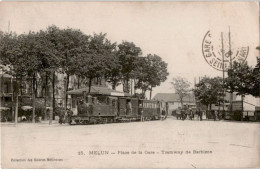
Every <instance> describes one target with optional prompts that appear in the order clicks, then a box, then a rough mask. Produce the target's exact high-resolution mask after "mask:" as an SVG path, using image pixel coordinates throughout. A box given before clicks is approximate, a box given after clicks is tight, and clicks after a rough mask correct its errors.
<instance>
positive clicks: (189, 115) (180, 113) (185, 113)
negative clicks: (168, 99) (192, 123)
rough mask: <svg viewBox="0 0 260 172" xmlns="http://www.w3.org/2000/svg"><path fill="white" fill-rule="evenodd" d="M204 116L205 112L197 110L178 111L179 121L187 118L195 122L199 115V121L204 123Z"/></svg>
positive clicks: (179, 109)
mask: <svg viewBox="0 0 260 172" xmlns="http://www.w3.org/2000/svg"><path fill="white" fill-rule="evenodd" d="M202 114H203V112H202V111H201V110H200V109H196V110H195V111H194V110H191V109H189V108H186V109H181V108H178V109H177V110H176V117H177V120H178V119H181V120H185V119H187V118H188V119H190V120H193V119H194V117H195V115H197V116H198V118H199V120H200V121H202Z"/></svg>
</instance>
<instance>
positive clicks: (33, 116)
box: [32, 73, 36, 123]
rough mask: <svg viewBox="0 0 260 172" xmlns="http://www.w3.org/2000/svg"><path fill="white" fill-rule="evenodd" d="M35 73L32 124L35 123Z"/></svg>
mask: <svg viewBox="0 0 260 172" xmlns="http://www.w3.org/2000/svg"><path fill="white" fill-rule="evenodd" d="M35 91H36V89H35V73H34V74H33V79H32V108H33V109H32V122H33V123H35Z"/></svg>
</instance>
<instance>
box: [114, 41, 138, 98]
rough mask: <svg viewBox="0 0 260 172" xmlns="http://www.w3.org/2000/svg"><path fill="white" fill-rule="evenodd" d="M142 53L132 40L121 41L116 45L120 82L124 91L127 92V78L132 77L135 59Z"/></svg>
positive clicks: (128, 90)
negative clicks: (120, 68)
mask: <svg viewBox="0 0 260 172" xmlns="http://www.w3.org/2000/svg"><path fill="white" fill-rule="evenodd" d="M141 54H142V50H141V48H139V47H137V46H136V45H135V44H134V43H133V42H127V41H123V42H122V43H121V44H119V45H118V51H117V55H118V57H119V61H120V64H121V66H122V70H121V73H122V83H123V88H124V92H127V93H129V92H130V88H129V80H130V79H131V78H133V77H132V74H133V73H132V72H133V71H134V70H135V67H136V66H135V63H134V62H135V60H136V58H137V57H138V56H139V55H141Z"/></svg>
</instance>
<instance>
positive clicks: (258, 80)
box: [251, 58, 260, 97]
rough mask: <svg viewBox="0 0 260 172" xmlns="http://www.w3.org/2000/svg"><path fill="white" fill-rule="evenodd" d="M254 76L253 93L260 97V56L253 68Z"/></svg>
mask: <svg viewBox="0 0 260 172" xmlns="http://www.w3.org/2000/svg"><path fill="white" fill-rule="evenodd" d="M253 77H254V79H253V81H254V88H253V89H252V92H251V94H252V95H253V96H256V97H260V58H257V64H256V66H255V68H254V69H253Z"/></svg>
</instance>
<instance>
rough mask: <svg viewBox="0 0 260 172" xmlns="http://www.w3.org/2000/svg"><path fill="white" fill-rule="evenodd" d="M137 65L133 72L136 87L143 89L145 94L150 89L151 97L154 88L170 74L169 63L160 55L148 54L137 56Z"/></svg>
mask: <svg viewBox="0 0 260 172" xmlns="http://www.w3.org/2000/svg"><path fill="white" fill-rule="evenodd" d="M135 66H136V69H135V71H134V72H133V77H134V79H135V88H139V89H141V90H142V94H144V95H145V92H146V91H147V90H149V91H150V99H151V97H152V89H153V88H154V87H156V86H159V85H160V84H161V82H164V81H165V80H166V79H167V76H168V75H169V73H168V71H167V63H165V62H164V61H162V59H161V57H159V56H158V55H155V54H154V55H151V54H148V55H147V56H146V57H138V58H136V60H135Z"/></svg>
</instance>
